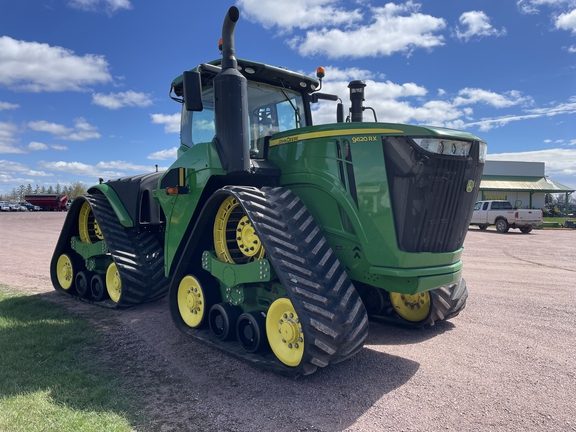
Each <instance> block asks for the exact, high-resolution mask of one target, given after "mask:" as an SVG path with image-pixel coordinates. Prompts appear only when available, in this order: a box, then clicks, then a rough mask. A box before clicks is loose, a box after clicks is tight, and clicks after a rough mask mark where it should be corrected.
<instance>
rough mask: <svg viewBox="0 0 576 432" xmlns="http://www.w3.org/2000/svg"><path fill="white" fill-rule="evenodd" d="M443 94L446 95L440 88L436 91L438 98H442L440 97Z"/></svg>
mask: <svg viewBox="0 0 576 432" xmlns="http://www.w3.org/2000/svg"><path fill="white" fill-rule="evenodd" d="M445 94H446V90H444V89H441V88H439V89H438V96H439V97H442V96H444V95H445Z"/></svg>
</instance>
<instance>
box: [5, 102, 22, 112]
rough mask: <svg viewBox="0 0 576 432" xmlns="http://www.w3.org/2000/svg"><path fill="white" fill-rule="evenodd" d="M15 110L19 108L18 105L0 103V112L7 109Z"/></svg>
mask: <svg viewBox="0 0 576 432" xmlns="http://www.w3.org/2000/svg"><path fill="white" fill-rule="evenodd" d="M16 108H20V105H18V104H13V103H9V102H2V101H0V111H2V110H9V109H16Z"/></svg>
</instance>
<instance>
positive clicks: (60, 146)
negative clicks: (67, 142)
mask: <svg viewBox="0 0 576 432" xmlns="http://www.w3.org/2000/svg"><path fill="white" fill-rule="evenodd" d="M50 147H52V148H53V149H54V150H59V151H63V150H68V147H66V146H63V145H58V144H54V145H51V146H50Z"/></svg>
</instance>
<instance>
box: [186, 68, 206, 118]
mask: <svg viewBox="0 0 576 432" xmlns="http://www.w3.org/2000/svg"><path fill="white" fill-rule="evenodd" d="M182 83H183V89H182V92H183V94H182V96H183V97H184V106H185V107H186V111H202V110H203V109H204V106H203V105H202V80H201V77H200V73H199V72H194V71H185V72H184V73H183V74H182Z"/></svg>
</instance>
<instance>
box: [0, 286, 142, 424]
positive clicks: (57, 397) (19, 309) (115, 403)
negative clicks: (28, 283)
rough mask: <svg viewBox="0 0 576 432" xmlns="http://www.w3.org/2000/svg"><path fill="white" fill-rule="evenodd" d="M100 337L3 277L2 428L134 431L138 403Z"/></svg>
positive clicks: (0, 306)
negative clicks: (104, 359) (105, 357)
mask: <svg viewBox="0 0 576 432" xmlns="http://www.w3.org/2000/svg"><path fill="white" fill-rule="evenodd" d="M97 343H98V338H97V335H96V333H95V331H94V329H93V327H92V326H90V325H89V324H88V323H87V322H86V321H84V320H83V319H81V318H77V317H74V316H72V315H70V314H69V313H68V312H66V311H65V310H63V309H62V308H60V307H58V306H57V305H54V304H52V303H50V302H48V301H45V300H40V299H38V298H35V297H30V296H24V295H17V294H13V293H10V292H9V290H8V287H6V286H5V285H1V284H0V431H15V432H16V431H23V432H24V431H26V432H29V431H58V432H61V431H71V432H72V431H73V432H79V431H107V432H108V431H129V430H133V428H132V426H131V424H135V423H137V422H138V421H139V418H138V415H139V414H138V410H137V409H135V408H134V406H135V405H136V403H135V402H134V401H132V400H130V399H131V398H130V397H129V395H128V392H127V391H126V390H125V389H124V388H123V386H122V382H121V379H120V378H118V377H115V376H113V375H111V374H110V373H109V372H107V371H106V369H105V368H104V366H102V365H101V364H100V363H99V361H98V358H97V357H96V356H94V352H93V351H92V350H93V347H94V346H95V345H96V344H97ZM130 413H136V414H130Z"/></svg>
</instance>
